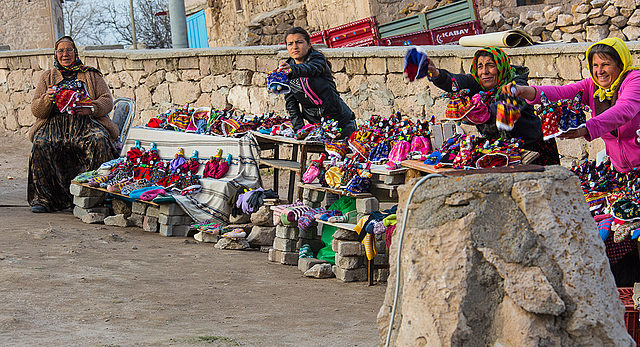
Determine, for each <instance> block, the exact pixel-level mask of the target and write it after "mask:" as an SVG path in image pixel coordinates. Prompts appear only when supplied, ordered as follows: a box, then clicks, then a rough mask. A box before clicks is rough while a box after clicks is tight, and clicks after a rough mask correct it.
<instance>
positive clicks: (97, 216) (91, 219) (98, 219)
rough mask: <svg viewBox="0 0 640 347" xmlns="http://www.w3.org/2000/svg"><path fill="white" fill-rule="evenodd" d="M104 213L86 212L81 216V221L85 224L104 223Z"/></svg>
mask: <svg viewBox="0 0 640 347" xmlns="http://www.w3.org/2000/svg"><path fill="white" fill-rule="evenodd" d="M105 217H106V216H105V215H104V214H102V213H93V212H92V213H87V214H85V215H84V216H82V218H80V219H82V222H83V223H87V224H102V223H104V219H105Z"/></svg>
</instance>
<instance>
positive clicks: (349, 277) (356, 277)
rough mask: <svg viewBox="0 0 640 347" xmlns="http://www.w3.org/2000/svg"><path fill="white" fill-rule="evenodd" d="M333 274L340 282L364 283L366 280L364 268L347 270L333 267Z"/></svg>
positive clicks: (365, 269)
mask: <svg viewBox="0 0 640 347" xmlns="http://www.w3.org/2000/svg"><path fill="white" fill-rule="evenodd" d="M333 273H334V274H335V275H336V278H337V279H339V280H341V281H342V282H364V281H366V280H367V268H366V267H361V268H357V269H350V270H347V269H343V268H341V267H339V266H336V265H334V266H333Z"/></svg>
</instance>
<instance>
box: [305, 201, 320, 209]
mask: <svg viewBox="0 0 640 347" xmlns="http://www.w3.org/2000/svg"><path fill="white" fill-rule="evenodd" d="M302 204H303V205H305V206H309V207H311V208H318V207H320V206H322V202H314V201H310V200H306V199H305V200H302Z"/></svg>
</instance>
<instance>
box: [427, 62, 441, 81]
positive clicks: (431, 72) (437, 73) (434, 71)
mask: <svg viewBox="0 0 640 347" xmlns="http://www.w3.org/2000/svg"><path fill="white" fill-rule="evenodd" d="M427 71H428V73H429V78H430V79H434V78H437V77H438V76H440V70H438V68H437V67H436V66H435V65H434V64H433V60H431V59H429V67H427Z"/></svg>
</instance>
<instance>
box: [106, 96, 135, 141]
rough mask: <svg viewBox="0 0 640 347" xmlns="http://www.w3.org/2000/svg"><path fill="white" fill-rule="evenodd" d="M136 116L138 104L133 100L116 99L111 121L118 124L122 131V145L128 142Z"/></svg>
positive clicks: (120, 139)
mask: <svg viewBox="0 0 640 347" xmlns="http://www.w3.org/2000/svg"><path fill="white" fill-rule="evenodd" d="M135 114H136V102H135V101H134V100H133V99H131V98H124V97H122V98H116V99H115V100H114V101H113V111H112V112H111V120H112V121H113V122H114V123H116V125H117V126H118V129H119V130H120V137H119V138H118V140H119V141H120V143H121V144H124V142H125V141H126V140H127V135H128V134H129V128H130V127H131V123H132V122H133V118H134V117H135Z"/></svg>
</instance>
